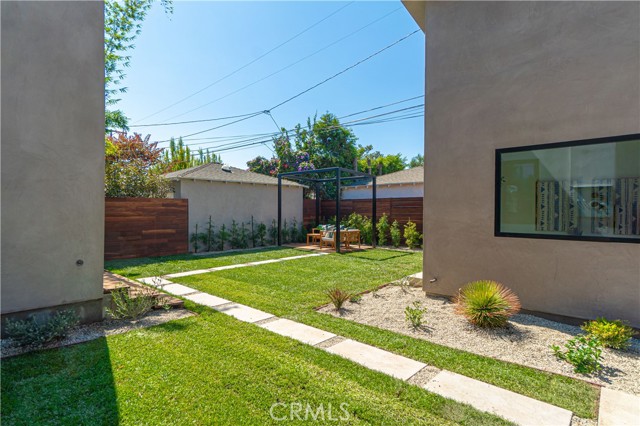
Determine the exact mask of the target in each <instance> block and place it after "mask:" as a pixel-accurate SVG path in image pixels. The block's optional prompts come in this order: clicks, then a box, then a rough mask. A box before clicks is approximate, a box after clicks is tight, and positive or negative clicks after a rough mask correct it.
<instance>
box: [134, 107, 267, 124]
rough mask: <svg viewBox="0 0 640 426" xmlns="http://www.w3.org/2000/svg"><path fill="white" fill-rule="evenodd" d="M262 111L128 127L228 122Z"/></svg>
mask: <svg viewBox="0 0 640 426" xmlns="http://www.w3.org/2000/svg"><path fill="white" fill-rule="evenodd" d="M261 112H262V111H255V112H250V113H248V114H240V115H231V116H229V117H217V118H206V119H203V120H190V121H177V122H173V123H154V124H130V125H129V127H156V126H174V125H178V124H192V123H204V122H207V121H219V120H228V119H230V118H238V117H247V116H249V115H255V114H259V113H261Z"/></svg>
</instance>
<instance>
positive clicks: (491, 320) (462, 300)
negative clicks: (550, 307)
mask: <svg viewBox="0 0 640 426" xmlns="http://www.w3.org/2000/svg"><path fill="white" fill-rule="evenodd" d="M455 302H456V305H457V306H456V313H458V314H460V315H464V316H465V317H466V318H467V319H468V320H469V321H470V322H471V323H472V324H475V325H477V326H478V327H504V326H505V325H506V323H507V321H508V320H509V318H510V317H511V316H512V315H515V314H517V313H518V312H519V311H520V300H519V299H518V296H516V295H515V293H513V292H512V291H511V290H509V289H508V288H507V287H505V286H503V285H502V284H500V283H497V282H495V281H490V280H482V281H474V282H471V283H469V284H467V285H465V286H464V287H463V288H461V289H460V290H459V291H458V296H457V297H456V299H455Z"/></svg>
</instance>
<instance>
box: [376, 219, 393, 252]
mask: <svg viewBox="0 0 640 426" xmlns="http://www.w3.org/2000/svg"><path fill="white" fill-rule="evenodd" d="M389 228H390V225H389V217H388V216H387V214H386V213H384V214H383V215H382V217H381V218H380V219H379V220H378V224H377V225H376V229H377V231H378V244H379V245H381V246H386V245H387V240H388V239H389V237H388V234H389Z"/></svg>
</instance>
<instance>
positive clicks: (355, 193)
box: [342, 182, 424, 200]
mask: <svg viewBox="0 0 640 426" xmlns="http://www.w3.org/2000/svg"><path fill="white" fill-rule="evenodd" d="M423 195H424V184H423V183H422V182H421V183H414V184H411V183H409V184H402V185H378V186H377V188H376V198H414V197H422V196H423ZM370 198H371V188H370V187H363V186H358V187H354V188H345V189H343V190H342V199H343V200H365V199H370Z"/></svg>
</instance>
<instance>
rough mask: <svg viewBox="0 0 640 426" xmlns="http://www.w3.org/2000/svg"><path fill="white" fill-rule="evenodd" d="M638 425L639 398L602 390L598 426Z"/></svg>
mask: <svg viewBox="0 0 640 426" xmlns="http://www.w3.org/2000/svg"><path fill="white" fill-rule="evenodd" d="M638 425H640V397H638V396H635V395H630V394H628V393H624V392H621V391H617V390H613V389H608V388H602V390H601V391H600V411H599V413H598V426H638Z"/></svg>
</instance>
